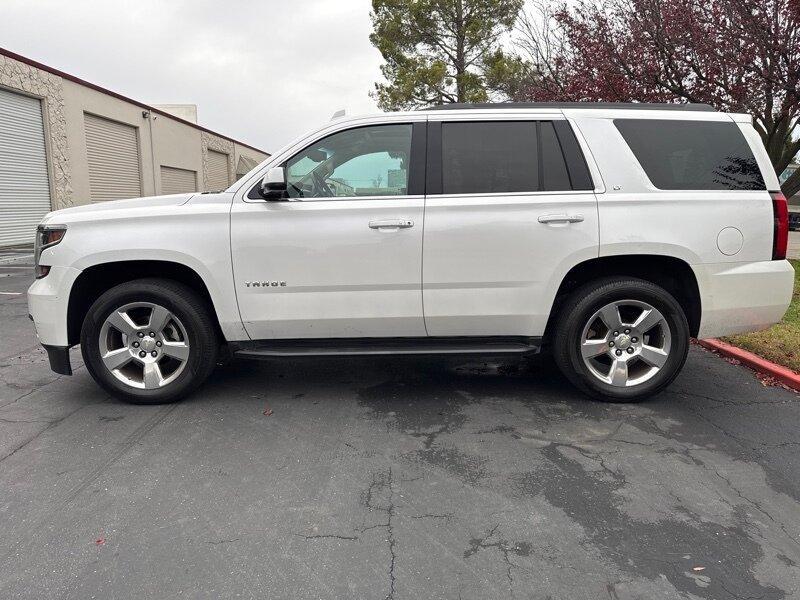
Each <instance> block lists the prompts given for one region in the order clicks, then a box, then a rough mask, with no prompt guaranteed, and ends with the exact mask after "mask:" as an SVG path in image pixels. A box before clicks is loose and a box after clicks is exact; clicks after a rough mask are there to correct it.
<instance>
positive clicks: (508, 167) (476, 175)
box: [442, 121, 539, 194]
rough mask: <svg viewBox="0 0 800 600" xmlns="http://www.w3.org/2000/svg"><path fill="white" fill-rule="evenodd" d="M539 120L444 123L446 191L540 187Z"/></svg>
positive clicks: (494, 190)
mask: <svg viewBox="0 0 800 600" xmlns="http://www.w3.org/2000/svg"><path fill="white" fill-rule="evenodd" d="M538 165H539V152H538V147H537V143H536V123H535V122H533V121H527V122H465V123H443V124H442V192H443V193H445V194H480V193H491V192H531V191H536V190H538V189H539V166H538Z"/></svg>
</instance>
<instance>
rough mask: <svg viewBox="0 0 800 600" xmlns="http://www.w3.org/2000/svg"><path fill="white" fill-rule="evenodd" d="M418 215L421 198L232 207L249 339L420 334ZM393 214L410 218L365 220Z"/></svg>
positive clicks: (235, 258)
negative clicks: (382, 224) (380, 224)
mask: <svg viewBox="0 0 800 600" xmlns="http://www.w3.org/2000/svg"><path fill="white" fill-rule="evenodd" d="M422 218H423V199H422V198H421V197H416V198H411V197H400V198H396V199H394V198H393V199H388V198H378V199H358V200H328V201H324V200H323V201H311V202H261V203H241V204H237V205H235V206H234V209H233V213H232V215H231V239H232V250H233V264H234V277H235V285H236V290H237V298H238V300H239V310H240V312H241V315H242V319H243V321H244V325H245V328H246V329H247V332H248V334H249V335H250V337H251V338H252V339H272V338H324V337H349V338H357V337H377V336H391V337H406V336H424V335H425V326H424V323H423V319H422V294H421V291H420V280H421V273H420V270H421V264H422ZM400 219H402V220H403V221H407V222H413V226H411V227H402V228H401V227H388V228H372V227H370V222H372V221H378V220H400ZM248 281H249V282H251V285H250V286H249V287H248V286H246V285H245V283H246V282H248ZM272 281H277V282H278V285H277V286H272V285H269V286H266V287H265V286H263V285H259V286H258V287H254V286H253V285H252V282H259V283H261V282H272ZM281 281H285V282H286V285H285V286H282V285H281V284H280V282H281Z"/></svg>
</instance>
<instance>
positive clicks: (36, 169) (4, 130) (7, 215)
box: [0, 90, 50, 246]
mask: <svg viewBox="0 0 800 600" xmlns="http://www.w3.org/2000/svg"><path fill="white" fill-rule="evenodd" d="M49 211H50V180H49V178H48V174H47V154H46V151H45V142H44V126H43V123H42V103H41V101H40V100H38V99H36V98H31V97H29V96H23V95H21V94H15V93H14V92H9V91H7V90H0V246H11V245H14V244H28V243H32V242H33V238H34V232H35V230H36V225H38V224H39V222H40V221H41V220H42V217H43V216H44V215H45V214H47V213H48V212H49Z"/></svg>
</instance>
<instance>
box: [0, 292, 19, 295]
mask: <svg viewBox="0 0 800 600" xmlns="http://www.w3.org/2000/svg"><path fill="white" fill-rule="evenodd" d="M0 296H22V292H0Z"/></svg>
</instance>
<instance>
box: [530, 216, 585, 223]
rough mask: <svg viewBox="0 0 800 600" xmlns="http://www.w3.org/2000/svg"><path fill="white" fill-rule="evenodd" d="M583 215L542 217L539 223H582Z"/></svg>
mask: <svg viewBox="0 0 800 600" xmlns="http://www.w3.org/2000/svg"><path fill="white" fill-rule="evenodd" d="M581 221H583V215H542V216H541V217H539V223H580V222H581Z"/></svg>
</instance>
